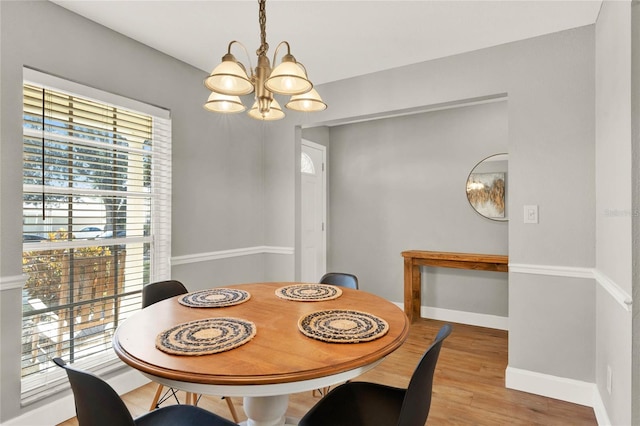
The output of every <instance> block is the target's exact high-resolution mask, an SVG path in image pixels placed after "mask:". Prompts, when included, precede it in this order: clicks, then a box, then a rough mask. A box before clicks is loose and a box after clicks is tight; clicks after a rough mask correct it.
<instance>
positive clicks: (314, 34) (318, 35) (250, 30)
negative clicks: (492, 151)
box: [53, 0, 602, 84]
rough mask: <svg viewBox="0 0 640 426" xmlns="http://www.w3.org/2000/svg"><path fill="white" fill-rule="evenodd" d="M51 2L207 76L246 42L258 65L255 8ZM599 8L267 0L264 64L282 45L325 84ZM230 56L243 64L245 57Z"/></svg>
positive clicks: (493, 41)
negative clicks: (232, 44)
mask: <svg viewBox="0 0 640 426" xmlns="http://www.w3.org/2000/svg"><path fill="white" fill-rule="evenodd" d="M53 2H54V3H57V4H59V5H60V6H62V7H65V8H67V9H69V10H71V11H73V12H76V13H78V14H80V15H83V16H85V17H87V18H89V19H91V20H93V21H95V22H98V23H100V24H102V25H104V26H106V27H109V28H111V29H113V30H115V31H118V32H120V33H122V34H124V35H126V36H128V37H131V38H132V39H135V40H138V41H140V42H141V43H144V44H146V45H148V46H151V47H153V48H155V49H157V50H159V51H161V52H164V53H166V54H168V55H171V56H173V57H175V58H178V59H180V60H182V61H184V62H186V63H189V64H191V65H193V66H195V67H197V68H200V69H202V70H203V71H205V72H207V73H209V72H210V71H211V70H212V69H213V68H214V67H215V66H216V65H217V64H218V63H219V62H220V59H221V57H222V55H223V54H224V53H226V49H227V45H228V43H229V42H230V41H231V40H238V41H241V42H242V43H244V44H245V45H246V46H247V49H248V50H249V53H250V55H251V62H252V64H253V66H255V65H256V56H255V50H256V49H257V48H258V46H259V45H260V31H259V24H258V2H257V1H255V0H253V1H249V0H234V1H217V0H200V1H187V0H173V1H154V0H146V1H130V0H129V1H125V0H85V1H78V0H72V1H68V0H53ZM601 3H602V1H601V0H597V1H595V0H594V1H583V0H572V1H560V0H546V1H530V0H510V1H507V0H503V1H484V0H475V1H454V0H448V1H434V0H428V1H427V0H423V1H402V0H394V1H362V0H359V1H329V0H298V1H285V0H269V1H267V5H266V13H267V31H266V32H267V42H268V43H269V45H270V50H269V58H270V59H271V58H272V57H273V53H274V50H275V48H276V46H277V44H278V43H279V42H280V41H282V40H287V41H288V42H289V43H290V45H291V53H292V54H293V55H294V56H295V57H296V59H297V60H298V61H300V62H302V63H303V64H304V65H305V67H306V68H307V70H308V73H309V78H310V79H311V80H312V81H313V82H314V84H321V83H326V82H331V81H335V80H341V79H344V78H349V77H353V76H357V75H362V74H368V73H371V72H375V71H380V70H384V69H389V68H394V67H398V66H402V65H408V64H412V63H417V62H422V61H425V60H429V59H434V58H439V57H444V56H449V55H455V54H458V53H463V52H468V51H472V50H476V49H481V48H484V47H489V46H496V45H499V44H504V43H508V42H512V41H515V40H522V39H525V38H530V37H535V36H539V35H542V34H547V33H552V32H557V31H562V30H565V29H569V28H575V27H580V26H584V25H589V24H593V23H594V22H595V21H596V19H597V16H598V12H599V10H600V6H601ZM281 52H282V51H281ZM233 53H234V54H235V56H236V57H237V58H238V59H239V60H240V61H241V62H243V63H244V64H245V65H248V60H247V59H246V55H244V53H243V52H242V50H241V49H239V48H238V47H234V49H233ZM280 57H281V53H280V54H279V55H278V58H280ZM278 62H279V60H278Z"/></svg>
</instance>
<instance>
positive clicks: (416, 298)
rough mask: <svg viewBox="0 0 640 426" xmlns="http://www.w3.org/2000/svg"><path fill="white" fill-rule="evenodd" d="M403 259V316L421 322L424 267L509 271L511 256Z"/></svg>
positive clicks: (419, 253)
mask: <svg viewBox="0 0 640 426" xmlns="http://www.w3.org/2000/svg"><path fill="white" fill-rule="evenodd" d="M402 257H404V312H405V314H406V315H407V317H409V321H411V322H412V321H413V320H414V319H416V318H420V302H421V296H420V289H421V274H420V267H421V266H438V267H441V268H457V269H476V270H479V271H497V272H508V271H509V256H506V255H499V254H477V253H448V252H443V251H424V250H407V251H403V252H402Z"/></svg>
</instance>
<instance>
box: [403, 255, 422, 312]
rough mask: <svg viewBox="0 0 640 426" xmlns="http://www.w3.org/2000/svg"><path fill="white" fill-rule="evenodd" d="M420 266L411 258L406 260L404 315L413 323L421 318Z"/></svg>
mask: <svg viewBox="0 0 640 426" xmlns="http://www.w3.org/2000/svg"><path fill="white" fill-rule="evenodd" d="M420 281H421V276H420V265H416V264H414V263H413V260H412V259H410V258H405V259H404V313H405V314H406V315H407V318H409V322H413V321H415V320H416V319H418V318H420V302H421V300H420V299H421V296H420V287H421V284H420Z"/></svg>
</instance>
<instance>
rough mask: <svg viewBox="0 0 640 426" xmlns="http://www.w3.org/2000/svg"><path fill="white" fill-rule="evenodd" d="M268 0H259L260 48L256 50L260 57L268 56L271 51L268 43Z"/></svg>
mask: <svg viewBox="0 0 640 426" xmlns="http://www.w3.org/2000/svg"><path fill="white" fill-rule="evenodd" d="M266 2H267V0H258V4H259V13H258V22H259V23H260V47H259V48H258V50H256V54H257V55H258V56H260V55H262V54H265V55H266V54H267V51H268V50H269V43H267V12H266V6H265V4H266Z"/></svg>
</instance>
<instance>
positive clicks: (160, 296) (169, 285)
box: [142, 280, 189, 308]
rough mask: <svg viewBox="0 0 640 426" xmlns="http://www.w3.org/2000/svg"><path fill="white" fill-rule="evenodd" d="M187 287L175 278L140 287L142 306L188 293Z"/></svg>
mask: <svg viewBox="0 0 640 426" xmlns="http://www.w3.org/2000/svg"><path fill="white" fill-rule="evenodd" d="M188 292H189V291H188V290H187V288H186V287H185V286H184V285H183V284H182V283H181V282H180V281H176V280H167V281H158V282H155V283H149V284H147V285H145V286H144V287H142V307H143V308H146V307H147V306H150V305H153V304H154V303H157V302H160V301H161V300H165V299H168V298H170V297H174V296H178V295H180V294H185V293H188Z"/></svg>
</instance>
